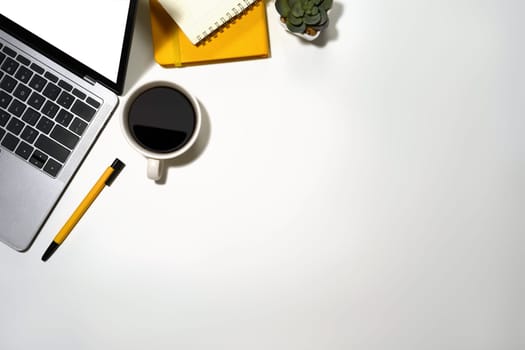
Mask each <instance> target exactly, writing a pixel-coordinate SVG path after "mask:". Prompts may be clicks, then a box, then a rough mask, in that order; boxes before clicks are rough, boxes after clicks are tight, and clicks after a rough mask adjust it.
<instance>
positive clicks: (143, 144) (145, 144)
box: [121, 81, 202, 181]
mask: <svg viewBox="0 0 525 350" xmlns="http://www.w3.org/2000/svg"><path fill="white" fill-rule="evenodd" d="M201 122H202V112H201V109H200V107H199V103H198V101H197V99H196V98H195V96H193V94H191V93H190V92H188V90H186V89H185V88H183V87H182V86H180V85H177V84H175V83H173V82H169V81H152V82H149V83H147V84H144V85H142V86H140V87H139V88H137V89H135V90H134V91H133V92H132V93H131V94H130V96H129V98H128V99H127V101H126V102H125V105H124V109H123V114H122V118H121V126H122V130H123V133H124V135H125V137H126V140H127V141H128V143H129V144H130V145H131V146H132V147H133V148H134V149H135V150H136V151H137V152H139V153H141V154H142V155H143V156H144V157H146V159H147V176H148V178H150V179H152V180H155V181H157V180H160V178H161V176H162V168H163V162H164V161H165V160H168V159H174V158H177V157H179V156H181V155H182V154H184V153H185V152H187V151H188V150H189V149H190V148H191V146H193V144H194V143H195V141H196V140H197V137H198V136H199V132H200V128H201Z"/></svg>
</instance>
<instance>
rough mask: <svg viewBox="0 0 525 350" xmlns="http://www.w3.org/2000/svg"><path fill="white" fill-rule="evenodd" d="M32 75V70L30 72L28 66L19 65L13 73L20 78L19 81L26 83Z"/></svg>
mask: <svg viewBox="0 0 525 350" xmlns="http://www.w3.org/2000/svg"><path fill="white" fill-rule="evenodd" d="M32 75H33V72H31V71H30V70H29V69H28V68H26V67H24V66H21V67H20V68H18V70H17V71H16V74H15V78H17V79H18V80H20V81H21V82H23V83H25V84H27V82H28V81H29V79H31V76H32Z"/></svg>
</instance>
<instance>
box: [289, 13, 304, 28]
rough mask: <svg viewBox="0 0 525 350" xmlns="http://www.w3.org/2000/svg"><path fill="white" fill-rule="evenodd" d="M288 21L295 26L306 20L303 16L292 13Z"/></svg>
mask: <svg viewBox="0 0 525 350" xmlns="http://www.w3.org/2000/svg"><path fill="white" fill-rule="evenodd" d="M287 23H290V24H291V25H293V26H300V25H301V24H302V23H304V21H303V19H302V18H301V17H295V16H294V15H293V14H290V15H289V16H288V18H287Z"/></svg>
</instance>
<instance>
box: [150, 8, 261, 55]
mask: <svg viewBox="0 0 525 350" xmlns="http://www.w3.org/2000/svg"><path fill="white" fill-rule="evenodd" d="M255 1H256V0H159V3H160V4H161V5H162V6H163V7H164V9H165V10H166V12H167V13H168V14H169V15H170V16H171V18H173V20H174V21H175V23H177V25H178V26H179V27H180V29H181V30H182V31H183V32H184V34H186V36H187V37H188V39H189V40H190V41H191V42H192V44H194V45H196V44H198V43H199V42H200V41H202V40H203V39H204V38H206V37H207V36H209V35H210V34H212V33H213V32H215V31H216V30H217V29H219V28H220V27H222V26H223V25H225V24H226V23H228V22H229V21H231V20H232V19H233V18H234V17H236V16H238V15H239V14H241V13H243V12H244V10H246V9H247V8H248V7H249V6H250V5H252V4H253V3H254V2H255Z"/></svg>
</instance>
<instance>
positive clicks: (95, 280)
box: [0, 0, 525, 350]
mask: <svg viewBox="0 0 525 350" xmlns="http://www.w3.org/2000/svg"><path fill="white" fill-rule="evenodd" d="M273 6H274V3H273V2H272V1H271V2H269V3H268V22H269V30H270V39H271V49H272V57H271V58H269V59H261V60H251V61H243V62H236V63H224V64H214V65H206V66H195V67H186V68H177V69H164V68H161V67H159V66H157V65H156V64H155V62H154V61H153V58H152V57H153V56H152V47H151V41H150V38H151V37H150V35H151V33H150V27H149V25H150V23H149V16H148V6H147V2H145V1H141V3H140V6H139V14H138V17H137V25H136V31H135V38H134V39H135V41H134V45H133V49H132V55H131V58H130V67H129V74H128V80H127V87H126V91H125V95H124V96H123V98H122V99H121V102H122V103H121V105H120V107H119V109H118V110H117V111H116V113H115V115H114V117H113V119H111V121H110V122H109V124H108V125H107V127H106V129H105V130H104V132H103V133H102V135H101V137H100V139H99V141H98V142H97V144H96V145H95V146H94V148H93V150H92V152H91V153H90V155H89V156H88V158H87V159H86V161H85V163H84V166H83V167H82V168H81V170H80V171H79V172H78V174H77V176H76V177H75V179H74V180H73V182H72V183H71V185H70V187H69V189H68V191H67V192H66V193H65V195H64V197H63V200H62V201H61V202H60V204H59V205H58V206H57V208H56V210H55V211H54V213H53V214H52V215H51V217H50V218H49V220H48V222H47V224H46V225H45V227H44V228H43V230H42V232H41V234H40V235H39V237H38V238H37V240H36V241H35V243H34V245H33V247H32V248H31V249H30V250H29V251H28V252H26V253H22V254H20V253H17V252H15V251H12V250H11V249H9V248H8V247H6V246H1V247H0V307H1V310H0V325H1V327H0V348H1V349H2V350H14V349H17V350H18V349H23V350H29V349H35V348H38V349H54V350H62V349H64V350H65V349H76V350H81V349H126V350H135V349H137V350H139V349H141V350H142V349H195V350H204V349H228V350H232V349H239V350H241V349H242V350H245V349H250V350H251V349H261V350H267V349H273V350H275V349H278V350H281V349H282V350H307V349H315V350H339V349H345V350H346V349H352V350H361V349H362V350H365V349H366V350H375V349H388V350H392V349H396V350H397V349H399V350H407V349H414V350H416V349H417V350H420V349H435V350H442V349H462V350H463V349H472V350H474V349H475V350H480V349H487V350H492V349H505V350H510V349H512V350H514V349H516V350H517V349H523V348H524V347H525V335H524V334H525V305H524V303H525V302H524V290H525V281H524V273H523V272H524V271H523V262H522V260H523V256H524V253H525V238H524V233H525V219H524V215H523V208H524V205H525V200H524V198H525V187H524V185H525V141H524V140H525V138H524V135H525V119H524V115H523V111H524V107H525V98H524V97H525V96H524V91H525V90H524V81H525V69H524V68H523V65H524V62H525V46H524V45H525V44H524V41H523V33H524V32H525V24H524V23H525V22H523V13H525V3H524V2H523V1H521V0H515V1H511V0H503V1H501V0H498V1H496V0H485V1H482V0H479V1H470V0H454V1H443V0H439V1H438V0H435V1H433V0H427V1H415V0H399V1H386V0H385V1H381V0H376V1H336V3H335V5H334V8H333V11H332V22H331V27H330V29H329V30H328V32H327V33H326V35H325V36H324V37H323V38H321V41H320V43H318V44H310V43H305V42H302V41H300V40H299V39H298V38H296V37H293V36H291V35H289V34H288V33H286V32H284V31H283V29H282V28H281V27H280V25H279V23H278V18H277V14H276V13H275V10H274V7H273ZM100 30H101V33H102V31H103V29H102V28H101V29H100ZM155 79H169V80H172V81H174V82H176V83H179V84H181V85H183V86H185V87H186V88H187V89H189V90H190V91H192V92H193V93H194V94H195V95H196V96H197V98H198V99H199V100H200V102H201V104H202V107H203V109H204V111H205V123H204V127H203V132H202V134H201V137H200V139H199V142H198V144H197V146H196V147H195V149H193V150H192V153H190V154H189V155H187V156H186V157H184V158H183V159H180V160H178V161H174V162H171V163H170V164H169V168H168V171H167V175H166V177H165V178H164V179H163V180H162V181H161V183H159V184H156V183H154V182H152V181H150V180H147V179H146V176H145V172H146V163H145V160H144V159H143V158H142V157H141V156H140V155H139V154H137V153H135V152H134V151H133V150H132V149H131V147H129V146H128V144H127V143H126V141H125V139H124V137H123V135H122V132H121V130H120V118H121V117H122V105H123V103H124V101H125V100H126V98H127V96H129V94H130V92H131V91H132V90H133V89H134V88H136V87H138V86H140V85H141V84H143V83H146V82H149V81H151V80H155ZM115 157H119V158H120V159H122V160H123V161H124V162H125V163H126V164H127V166H126V168H125V169H124V171H123V172H122V173H121V175H120V177H119V178H118V179H117V180H116V181H115V183H114V184H113V185H112V186H111V187H110V188H107V189H106V190H104V192H102V194H101V196H100V197H99V198H98V199H97V201H96V202H95V203H94V204H93V206H92V207H91V209H90V210H89V211H88V213H87V214H86V215H85V216H84V218H83V219H82V221H81V222H80V223H79V224H78V226H77V227H76V228H75V230H74V231H73V233H72V234H71V235H70V237H69V238H68V239H67V240H66V242H65V243H64V244H63V246H62V247H60V248H59V250H58V251H57V252H56V253H55V255H54V256H53V257H52V258H51V259H50V260H49V261H48V262H47V263H42V262H41V261H40V257H41V255H42V253H43V252H44V250H45V248H46V247H47V246H48V244H49V243H50V241H51V240H52V238H53V237H54V235H55V234H56V232H57V231H58V229H59V228H60V227H61V226H62V224H63V223H64V221H65V220H66V219H67V218H68V216H69V215H70V213H71V212H72V210H73V209H74V208H75V207H76V205H77V204H78V203H79V202H80V200H81V199H82V198H83V196H84V195H85V193H86V192H87V191H88V190H89V188H90V187H91V186H92V184H93V183H94V181H95V180H96V179H97V178H98V176H99V175H100V174H101V172H102V171H103V170H104V169H105V167H107V166H108V165H109V164H111V162H112V161H113V159H114V158H115Z"/></svg>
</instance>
